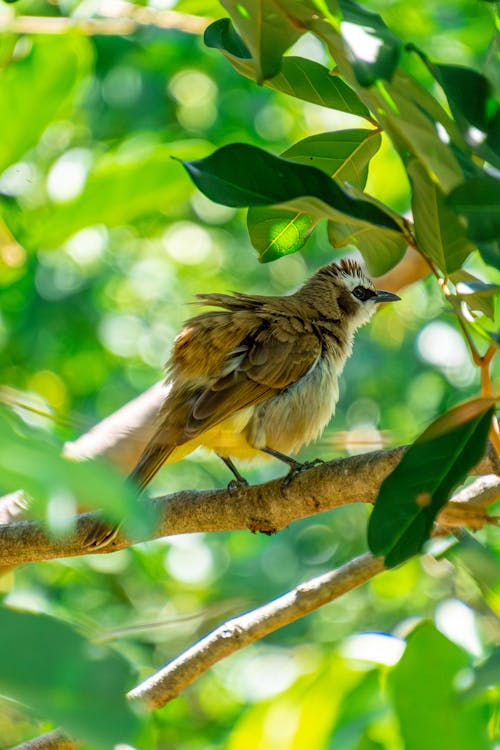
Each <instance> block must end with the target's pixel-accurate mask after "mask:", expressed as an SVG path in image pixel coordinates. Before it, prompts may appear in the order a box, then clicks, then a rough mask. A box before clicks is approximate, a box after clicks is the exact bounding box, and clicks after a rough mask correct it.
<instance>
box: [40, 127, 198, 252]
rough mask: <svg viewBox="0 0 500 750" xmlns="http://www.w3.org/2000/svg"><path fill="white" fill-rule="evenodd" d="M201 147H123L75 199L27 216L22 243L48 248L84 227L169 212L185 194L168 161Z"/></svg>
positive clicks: (102, 162)
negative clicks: (25, 240) (25, 241)
mask: <svg viewBox="0 0 500 750" xmlns="http://www.w3.org/2000/svg"><path fill="white" fill-rule="evenodd" d="M206 148H207V144H206V142H204V141H198V140H193V141H179V142H177V143H175V144H170V145H169V146H163V145H151V146H149V145H148V146H144V147H141V148H134V147H129V148H127V144H125V147H122V149H121V150H120V151H115V152H111V153H109V154H106V155H105V156H103V157H102V158H101V159H99V161H98V162H97V163H96V164H95V165H94V166H93V168H92V169H91V170H90V172H89V175H88V178H87V181H86V183H85V186H84V188H83V190H82V192H81V193H80V195H79V196H78V197H76V198H74V199H73V200H71V201H68V202H67V203H58V204H56V205H54V204H48V205H45V206H43V207H41V208H39V209H36V210H33V211H32V212H30V214H29V221H28V220H26V221H25V224H26V225H27V237H26V239H27V242H28V243H29V244H30V245H32V246H34V247H43V248H53V247H57V246H59V245H60V244H61V243H62V242H64V241H65V240H66V239H68V237H71V236H72V235H73V234H75V233H76V232H78V231H79V230H80V229H83V228H84V227H88V226H93V225H96V224H105V225H106V226H108V227H114V226H119V225H121V224H129V223H131V222H133V221H134V220H135V219H137V218H139V217H141V216H143V215H145V214H150V213H152V212H154V211H167V210H171V208H172V206H176V205H179V204H180V203H181V202H182V201H184V200H186V198H187V197H188V196H189V193H190V192H191V191H190V189H189V185H187V184H186V183H185V181H183V180H181V179H179V175H178V174H177V173H176V170H175V168H172V161H171V157H172V156H173V155H176V156H188V157H190V156H194V155H197V154H200V153H202V152H203V151H205V150H206ZM138 186H140V189H138ZM103 196H106V200H103Z"/></svg>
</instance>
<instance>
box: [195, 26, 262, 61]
mask: <svg viewBox="0 0 500 750" xmlns="http://www.w3.org/2000/svg"><path fill="white" fill-rule="evenodd" d="M203 41H204V42H205V44H206V45H207V47H211V48H213V49H220V50H222V51H223V52H228V53H229V54H230V55H232V56H233V57H237V58H239V59H240V60H251V59H252V55H251V53H250V50H249V49H248V47H247V46H246V44H245V42H244V41H243V39H242V38H241V36H240V35H239V34H238V33H237V32H236V30H235V28H234V26H233V24H232V23H231V19H230V18H220V19H219V20H218V21H214V23H211V24H210V26H208V27H207V28H206V29H205V33H204V35H203Z"/></svg>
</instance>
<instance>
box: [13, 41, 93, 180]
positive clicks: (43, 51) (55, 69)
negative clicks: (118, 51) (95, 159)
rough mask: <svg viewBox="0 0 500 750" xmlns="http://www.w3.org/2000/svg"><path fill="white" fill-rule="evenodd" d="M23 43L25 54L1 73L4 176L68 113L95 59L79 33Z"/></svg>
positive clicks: (86, 42)
mask: <svg viewBox="0 0 500 750" xmlns="http://www.w3.org/2000/svg"><path fill="white" fill-rule="evenodd" d="M22 42H23V45H24V46H25V47H26V53H25V54H24V56H20V57H18V59H15V60H12V61H11V62H10V63H9V64H8V65H2V67H1V69H0V90H1V92H2V95H1V97H0V122H1V123H2V136H1V138H0V173H1V172H3V170H4V169H5V168H6V167H8V166H9V165H10V164H14V163H15V162H17V161H18V160H19V159H20V158H21V157H22V156H23V155H24V154H25V153H26V151H28V149H30V148H32V147H33V146H34V145H35V144H36V143H37V142H38V140H39V138H40V136H41V135H42V133H43V131H44V130H45V128H46V127H47V125H49V123H51V122H52V121H53V120H54V119H55V118H56V117H64V116H67V115H68V112H70V111H71V105H72V99H73V97H74V94H75V89H76V86H77V84H78V83H79V82H80V81H81V80H82V79H83V78H84V76H85V75H86V74H87V73H88V71H89V67H90V64H91V61H92V48H91V47H90V45H89V42H88V40H87V39H85V37H83V36H81V35H74V34H66V35H63V36H53V35H49V36H44V35H43V34H40V35H38V36H36V35H35V36H32V37H24V38H23V40H22ZM23 45H19V46H20V47H22V46H23ZM41 71H43V73H41ZM35 103H36V104H35ZM34 107H35V110H36V116H35V114H34Z"/></svg>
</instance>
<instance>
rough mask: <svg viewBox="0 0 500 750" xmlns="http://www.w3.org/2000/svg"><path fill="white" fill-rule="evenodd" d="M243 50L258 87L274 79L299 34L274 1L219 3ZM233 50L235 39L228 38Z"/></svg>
mask: <svg viewBox="0 0 500 750" xmlns="http://www.w3.org/2000/svg"><path fill="white" fill-rule="evenodd" d="M221 4H222V5H223V6H224V7H225V8H226V10H227V11H228V13H229V15H230V16H231V18H232V21H233V23H234V25H235V26H236V29H237V30H238V32H239V34H240V36H241V37H242V39H243V42H244V45H245V47H246V48H247V49H248V50H249V51H250V52H251V55H252V59H253V64H254V70H255V80H256V81H257V83H259V84H261V83H263V82H264V81H265V80H267V79H268V78H272V77H273V76H275V75H276V74H277V73H278V72H279V70H280V67H281V58H282V57H283V53H284V52H285V51H286V50H287V49H288V47H290V46H291V45H292V44H293V43H294V42H295V41H296V40H297V39H298V38H299V36H300V35H301V34H302V31H300V30H299V29H298V28H296V27H294V26H292V25H291V24H290V22H289V20H288V18H287V16H286V14H285V13H283V12H282V10H281V9H280V7H279V5H278V4H275V3H274V2H273V0H237V1H236V2H235V1H234V0H221ZM231 43H232V47H233V49H234V44H233V43H234V39H233V38H232V39H231Z"/></svg>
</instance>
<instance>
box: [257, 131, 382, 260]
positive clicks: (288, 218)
mask: <svg viewBox="0 0 500 750" xmlns="http://www.w3.org/2000/svg"><path fill="white" fill-rule="evenodd" d="M380 142H381V138H380V134H379V133H377V132H376V131H373V130H367V129H366V128H360V129H353V130H340V131H337V132H334V133H320V134H319V135H314V136H311V137H310V138H304V139H303V140H302V141H299V142H298V143H296V144H294V145H293V146H291V147H290V148H289V149H287V151H285V153H284V154H282V156H284V157H287V158H289V159H293V161H297V162H299V163H302V164H309V165H311V166H315V167H318V168H319V169H321V170H322V171H324V172H325V173H326V174H329V175H331V176H332V177H335V178H336V179H337V180H345V181H347V182H350V183H352V184H353V185H356V186H357V187H360V188H363V187H364V185H365V183H366V179H367V176H368V164H369V161H370V159H371V158H372V156H373V155H374V154H375V153H376V152H377V151H378V149H379V148H380ZM317 224H318V219H316V220H315V219H313V218H312V217H311V216H308V215H307V214H305V213H302V212H295V213H293V212H290V211H286V210H284V209H278V208H258V207H256V208H251V209H249V212H248V218H247V225H248V232H249V235H250V239H251V241H252V245H253V246H254V248H255V249H256V250H257V252H258V254H259V259H260V261H261V262H263V263H267V262H268V261H272V260H275V259H276V258H280V257H282V256H283V255H289V254H290V253H295V252H297V250H300V249H301V248H302V247H303V246H304V244H305V242H306V240H307V238H308V237H309V236H310V235H311V233H312V231H313V230H314V229H315V227H316V226H317Z"/></svg>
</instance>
